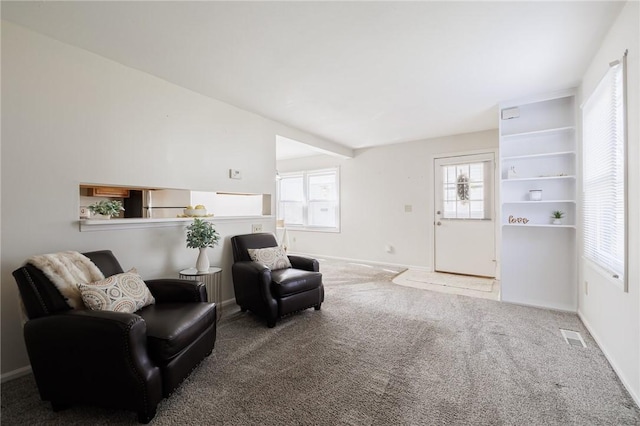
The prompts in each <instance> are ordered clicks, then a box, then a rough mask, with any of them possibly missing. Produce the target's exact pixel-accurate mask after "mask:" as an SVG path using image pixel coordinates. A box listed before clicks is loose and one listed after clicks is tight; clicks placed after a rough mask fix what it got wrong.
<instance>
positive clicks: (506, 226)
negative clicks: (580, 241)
mask: <svg viewBox="0 0 640 426" xmlns="http://www.w3.org/2000/svg"><path fill="white" fill-rule="evenodd" d="M502 226H503V227H505V228H570V229H576V226H575V225H553V224H548V225H545V224H539V223H534V224H526V225H519V224H513V223H503V224H502Z"/></svg>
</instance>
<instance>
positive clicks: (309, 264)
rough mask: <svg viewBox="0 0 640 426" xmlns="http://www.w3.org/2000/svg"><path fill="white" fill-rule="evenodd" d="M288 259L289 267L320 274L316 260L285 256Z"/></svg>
mask: <svg viewBox="0 0 640 426" xmlns="http://www.w3.org/2000/svg"><path fill="white" fill-rule="evenodd" d="M287 257H288V258H289V262H291V266H293V267H294V268H296V269H302V270H305V271H313V272H320V263H319V262H318V260H317V259H312V258H310V257H305V256H293V255H289V256H287Z"/></svg>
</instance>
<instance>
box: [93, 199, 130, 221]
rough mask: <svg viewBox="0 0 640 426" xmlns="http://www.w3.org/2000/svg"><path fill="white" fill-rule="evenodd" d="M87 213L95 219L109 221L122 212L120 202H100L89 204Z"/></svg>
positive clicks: (122, 208)
mask: <svg viewBox="0 0 640 426" xmlns="http://www.w3.org/2000/svg"><path fill="white" fill-rule="evenodd" d="M88 208H89V211H90V212H91V214H92V216H94V217H95V218H96V219H111V217H112V216H118V215H119V214H120V212H123V211H124V207H122V201H118V200H102V201H98V202H96V203H93V204H91V205H90V206H89V207H88Z"/></svg>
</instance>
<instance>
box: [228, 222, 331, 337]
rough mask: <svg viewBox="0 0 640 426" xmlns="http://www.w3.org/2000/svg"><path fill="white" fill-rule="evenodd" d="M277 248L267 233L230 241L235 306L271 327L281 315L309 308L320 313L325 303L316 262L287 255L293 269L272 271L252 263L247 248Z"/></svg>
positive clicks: (272, 237) (233, 238)
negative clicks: (263, 319) (258, 316)
mask: <svg viewBox="0 0 640 426" xmlns="http://www.w3.org/2000/svg"><path fill="white" fill-rule="evenodd" d="M277 245H278V243H277V242H276V238H275V236H274V235H273V234H269V233H258V234H246V235H236V236H235V237H232V238H231V246H232V248H233V260H234V264H233V266H232V268H231V272H232V274H233V288H234V291H235V297H236V303H237V304H238V305H240V309H241V310H242V311H243V312H246V311H247V310H250V311H251V312H253V313H255V314H257V315H260V316H262V317H264V318H266V320H267V325H268V326H269V327H274V326H275V324H276V321H277V320H278V319H279V318H280V317H282V316H284V315H287V314H290V313H293V312H297V311H301V310H304V309H307V308H311V307H313V308H315V309H316V310H320V307H321V305H322V302H323V301H324V287H323V285H322V274H321V273H320V272H319V271H320V266H319V264H318V261H317V260H316V259H311V258H308V257H303V256H287V257H288V258H289V261H290V262H291V266H292V267H291V268H285V269H278V270H274V271H272V270H270V269H269V268H268V267H266V266H265V265H264V264H262V263H258V262H253V261H252V260H251V257H250V255H249V252H248V250H249V249H260V248H268V247H276V246H277Z"/></svg>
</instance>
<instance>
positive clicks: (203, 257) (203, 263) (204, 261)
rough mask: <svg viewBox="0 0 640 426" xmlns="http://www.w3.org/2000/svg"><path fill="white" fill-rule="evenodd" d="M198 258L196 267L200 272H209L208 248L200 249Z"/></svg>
mask: <svg viewBox="0 0 640 426" xmlns="http://www.w3.org/2000/svg"><path fill="white" fill-rule="evenodd" d="M199 250H200V253H198V260H197V261H196V269H197V270H198V272H209V257H208V256H207V248H206V247H204V248H201V249H199Z"/></svg>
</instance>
